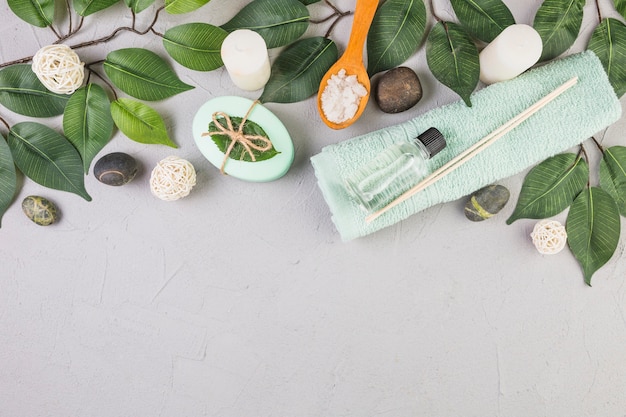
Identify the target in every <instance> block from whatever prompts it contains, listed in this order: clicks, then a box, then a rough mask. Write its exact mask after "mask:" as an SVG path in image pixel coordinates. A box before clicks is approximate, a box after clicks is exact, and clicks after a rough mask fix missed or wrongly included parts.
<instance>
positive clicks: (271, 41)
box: [222, 0, 309, 48]
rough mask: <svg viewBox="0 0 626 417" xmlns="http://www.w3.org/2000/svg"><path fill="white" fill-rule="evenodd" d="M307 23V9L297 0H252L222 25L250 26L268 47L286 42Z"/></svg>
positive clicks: (291, 39) (233, 29) (301, 31)
mask: <svg viewBox="0 0 626 417" xmlns="http://www.w3.org/2000/svg"><path fill="white" fill-rule="evenodd" d="M308 27H309V10H308V9H307V8H306V6H305V5H304V4H302V3H301V2H299V1H298V0H255V1H253V2H252V3H249V4H248V5H246V6H244V7H243V8H242V9H241V10H240V11H239V13H237V14H236V15H235V17H233V18H232V19H231V20H229V21H228V22H226V23H225V24H223V25H222V28H223V29H224V30H226V31H228V32H232V31H235V30H237V29H250V30H253V31H255V32H257V33H258V34H259V35H261V36H262V37H263V39H264V40H265V43H266V44H267V47H268V48H276V47H279V46H285V45H288V44H290V43H291V42H293V41H295V40H296V39H298V38H299V37H300V36H302V35H303V34H304V32H305V31H306V30H307V28H308Z"/></svg>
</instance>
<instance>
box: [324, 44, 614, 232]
mask: <svg viewBox="0 0 626 417" xmlns="http://www.w3.org/2000/svg"><path fill="white" fill-rule="evenodd" d="M575 76H577V77H578V83H577V84H576V85H574V86H573V87H572V88H570V89H569V90H567V91H566V92H565V93H563V94H562V95H561V96H559V97H557V98H556V99H555V100H554V101H552V102H551V103H549V104H548V105H547V106H546V107H544V108H543V109H541V110H539V111H538V112H537V113H535V114H534V115H532V116H531V117H530V118H529V119H528V120H526V121H524V122H523V123H522V124H521V125H520V126H518V127H516V128H515V129H513V130H512V131H511V132H509V133H507V134H506V135H505V136H504V137H502V138H500V139H499V140H498V141H497V142H495V143H494V144H493V145H491V146H490V147H488V148H487V149H485V150H484V151H483V152H481V153H480V154H478V155H477V156H476V157H474V158H473V159H471V160H469V161H468V162H467V163H465V164H464V165H462V166H461V167H460V168H458V169H456V170H455V171H453V172H452V173H450V174H449V175H447V176H446V177H444V178H443V179H441V180H439V181H438V182H436V183H435V184H433V185H431V186H430V187H428V188H426V189H425V190H423V191H421V192H420V193H417V194H416V195H414V196H413V197H411V198H410V199H408V200H407V201H405V202H403V203H401V204H399V205H398V206H396V207H394V208H392V209H391V210H389V211H387V212H386V213H384V214H383V215H382V216H380V217H378V218H377V219H375V220H374V221H373V222H371V223H369V224H368V223H366V221H365V217H366V216H367V213H366V212H365V211H363V210H362V209H361V208H360V207H359V206H358V205H357V204H356V203H355V202H354V201H353V200H352V199H351V198H350V196H349V195H348V194H347V192H346V191H345V188H344V185H343V179H344V178H345V177H346V176H347V175H349V174H350V173H352V172H353V171H354V170H355V169H356V168H357V167H359V166H361V165H362V164H364V163H366V162H367V161H369V160H370V159H372V158H373V157H375V156H376V155H377V154H379V153H380V152H381V151H383V150H384V149H385V148H386V147H388V146H389V145H391V144H393V143H396V142H399V141H410V140H413V139H414V138H415V137H417V135H419V134H420V133H421V132H423V131H425V130H426V129H428V128H429V127H436V128H437V129H439V131H441V133H443V135H444V136H445V137H446V141H447V147H446V148H445V149H444V150H442V151H441V152H440V153H439V154H437V155H436V156H435V157H433V158H432V159H430V160H429V161H428V166H429V169H430V171H431V172H432V171H434V170H436V169H437V168H439V167H441V166H442V165H443V164H445V163H446V162H447V161H449V160H450V159H452V158H454V157H455V156H456V155H458V154H459V153H461V152H462V151H464V150H465V149H467V148H468V147H469V146H471V145H472V144H474V143H475V142H477V141H478V140H480V139H481V138H483V137H484V136H486V135H487V134H489V133H490V132H492V131H493V130H495V129H496V128H498V127H499V126H500V125H502V124H503V123H505V122H507V121H508V120H510V119H511V118H512V117H514V116H516V115H517V114H518V113H520V112H521V111H523V110H524V109H526V108H527V107H529V106H530V105H532V104H533V103H535V102H536V101H537V100H539V99H541V98H542V97H543V96H545V95H547V94H549V93H550V92H551V91H553V90H554V89H555V88H557V87H558V86H560V85H561V84H563V83H564V82H566V81H567V80H569V79H570V78H572V77H575ZM621 111H622V109H621V105H620V102H619V100H618V98H617V97H616V95H615V92H614V91H613V88H612V87H611V85H610V83H609V81H608V77H607V75H606V73H605V72H604V69H603V67H602V64H601V62H600V60H599V59H598V58H597V57H596V55H595V54H594V53H593V52H591V51H586V52H582V53H579V54H575V55H571V56H568V57H566V58H563V59H559V60H556V61H553V62H551V63H549V64H546V65H544V66H542V67H539V68H536V69H533V70H531V71H528V72H526V73H525V74H522V75H520V76H519V77H516V78H514V79H512V80H509V81H504V82H500V83H497V84H493V85H490V86H488V87H485V88H483V89H482V90H480V91H478V92H476V93H474V94H473V95H472V107H467V106H466V105H465V104H464V103H463V102H462V101H460V100H459V101H458V102H455V103H452V104H449V105H446V106H443V107H440V108H437V109H434V110H431V111H429V112H427V113H425V114H423V115H421V116H418V117H416V118H414V119H412V120H409V121H407V122H404V123H401V124H398V125H396V126H392V127H388V128H385V129H381V130H378V131H375V132H371V133H368V134H365V135H362V136H358V137H355V138H352V139H349V140H346V141H344V142H341V143H338V144H334V145H329V146H326V147H325V148H323V149H322V151H321V152H320V153H319V154H317V155H314V156H313V157H312V158H311V163H312V164H313V167H314V169H315V175H316V177H317V180H318V185H319V187H320V189H321V191H322V194H323V196H324V199H325V200H326V202H327V204H328V206H329V208H330V211H331V214H332V219H333V222H334V224H335V227H336V228H337V230H338V231H339V233H340V235H341V237H342V239H343V240H344V241H347V240H351V239H354V238H357V237H361V236H365V235H367V234H370V233H372V232H375V231H377V230H380V229H382V228H384V227H387V226H390V225H393V224H395V223H397V222H399V221H401V220H404V219H406V218H407V217H408V216H410V215H412V214H414V213H417V212H418V211H421V210H424V209H425V208H428V207H430V206H433V205H435V204H439V203H444V202H448V201H453V200H456V199H459V198H461V197H464V196H467V195H468V194H471V193H472V192H474V191H476V190H477V189H479V188H482V187H484V186H486V185H489V184H492V183H494V182H496V181H498V180H501V179H503V178H506V177H509V176H511V175H514V174H517V173H519V172H520V171H523V170H524V169H526V168H528V167H529V166H531V165H534V164H536V163H538V162H540V161H542V160H544V159H546V158H548V157H550V156H553V155H555V154H557V153H559V152H563V151H564V150H567V149H568V148H571V147H572V146H575V145H577V144H579V143H581V142H583V141H585V140H586V139H588V138H589V137H591V136H592V135H594V134H595V133H597V132H598V131H600V130H602V129H604V128H606V127H607V126H609V125H611V124H612V123H614V122H616V121H617V120H618V119H619V118H620V116H621Z"/></svg>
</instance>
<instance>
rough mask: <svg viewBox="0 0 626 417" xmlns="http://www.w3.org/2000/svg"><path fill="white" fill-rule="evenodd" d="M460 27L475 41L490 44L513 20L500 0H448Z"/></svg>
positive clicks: (513, 22)
mask: <svg viewBox="0 0 626 417" xmlns="http://www.w3.org/2000/svg"><path fill="white" fill-rule="evenodd" d="M450 3H451V4H452V8H453V9H454V13H456V16H457V17H458V18H459V22H461V25H463V27H465V28H466V29H467V31H468V32H469V33H470V34H471V35H472V36H474V37H475V38H477V39H480V40H481V41H483V42H491V41H492V40H494V38H495V37H496V36H498V35H499V34H500V32H502V31H503V30H504V29H505V28H506V27H507V26H510V25H513V24H515V19H514V18H513V15H512V14H511V11H510V10H509V8H508V7H507V6H506V5H505V4H504V3H503V2H502V0H450Z"/></svg>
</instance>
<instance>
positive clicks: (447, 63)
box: [426, 22, 480, 107]
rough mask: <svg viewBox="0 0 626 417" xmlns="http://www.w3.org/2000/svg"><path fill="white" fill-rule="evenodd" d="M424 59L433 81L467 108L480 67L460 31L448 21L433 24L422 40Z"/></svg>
mask: <svg viewBox="0 0 626 417" xmlns="http://www.w3.org/2000/svg"><path fill="white" fill-rule="evenodd" d="M426 60H427V61H428V67H429V68H430V71H431V72H432V73H433V75H434V76H435V78H436V79H438V80H439V81H440V82H441V83H442V84H444V85H445V86H447V87H449V88H451V89H452V90H453V91H454V92H455V93H457V94H458V95H460V96H461V98H462V99H463V101H465V104H467V105H468V106H470V107H471V105H472V102H471V101H470V95H471V94H472V92H473V91H474V89H475V88H476V86H477V85H478V77H479V75H480V64H479V61H478V50H477V49H476V45H474V42H473V41H472V39H471V38H470V37H469V35H468V34H467V33H466V32H465V31H464V30H463V28H462V27H461V26H459V25H457V24H456V23H451V22H439V23H437V24H436V25H435V26H434V27H433V28H432V30H431V31H430V34H429V35H428V40H427V41H426Z"/></svg>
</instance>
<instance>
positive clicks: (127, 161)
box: [93, 152, 138, 186]
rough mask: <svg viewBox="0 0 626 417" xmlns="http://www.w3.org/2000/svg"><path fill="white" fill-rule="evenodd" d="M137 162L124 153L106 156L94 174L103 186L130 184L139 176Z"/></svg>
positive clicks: (96, 165)
mask: <svg viewBox="0 0 626 417" xmlns="http://www.w3.org/2000/svg"><path fill="white" fill-rule="evenodd" d="M137 169H138V165H137V161H136V160H135V158H133V157H132V156H130V155H128V154H125V153H123V152H113V153H110V154H108V155H104V156H103V157H102V158H100V159H99V160H98V162H96V164H95V165H94V167H93V174H94V176H95V177H96V178H97V179H98V181H100V182H101V183H103V184H106V185H114V186H120V185H124V184H128V183H129V182H130V181H132V179H133V178H135V175H137Z"/></svg>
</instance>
